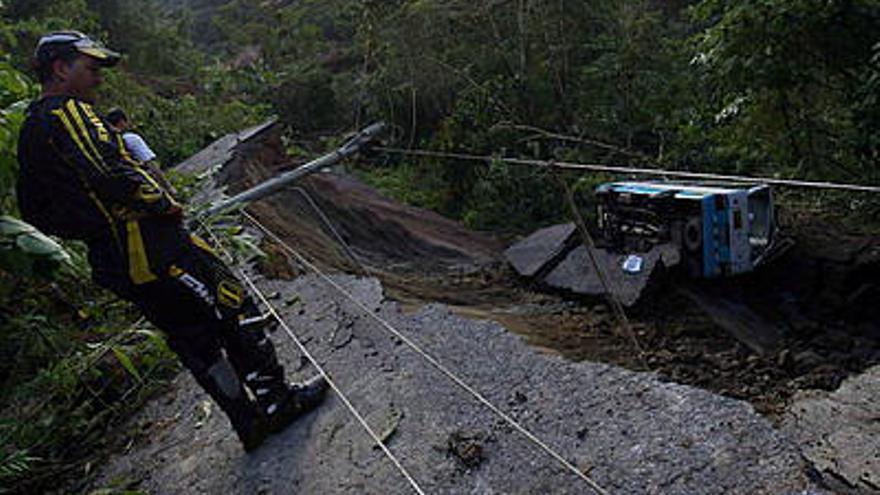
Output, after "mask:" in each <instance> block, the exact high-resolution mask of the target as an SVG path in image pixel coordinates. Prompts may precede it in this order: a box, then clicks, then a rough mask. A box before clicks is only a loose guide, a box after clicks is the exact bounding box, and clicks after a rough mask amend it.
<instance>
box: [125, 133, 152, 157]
mask: <svg viewBox="0 0 880 495" xmlns="http://www.w3.org/2000/svg"><path fill="white" fill-rule="evenodd" d="M122 141H123V142H124V143H125V149H127V150H128V153H129V154H130V155H131V157H132V158H134V159H135V160H137V161H139V162H148V161H150V160H154V159H155V158H156V154H155V153H153V150H151V149H150V147H149V146H147V142H146V141H144V138H142V137H140V136H138V135H137V134H135V133H133V132H125V133H123V134H122Z"/></svg>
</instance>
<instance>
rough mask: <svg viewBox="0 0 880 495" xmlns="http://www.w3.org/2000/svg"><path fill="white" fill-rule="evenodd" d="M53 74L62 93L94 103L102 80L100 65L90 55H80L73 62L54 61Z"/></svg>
mask: <svg viewBox="0 0 880 495" xmlns="http://www.w3.org/2000/svg"><path fill="white" fill-rule="evenodd" d="M55 76H56V77H57V78H58V81H59V84H60V87H61V89H62V90H63V92H64V93H66V94H68V95H70V96H74V97H76V98H78V99H80V100H83V101H85V102H86V103H94V102H95V99H96V97H97V91H96V90H97V88H98V86H100V85H101V83H102V82H103V81H104V78H103V76H102V75H101V65H100V64H99V63H98V61H97V60H95V59H93V58H92V57H88V56H85V55H81V56H79V57H77V58H76V59H74V60H73V62H70V63H65V62H63V61H56V65H55Z"/></svg>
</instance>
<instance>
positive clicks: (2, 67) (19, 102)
mask: <svg viewBox="0 0 880 495" xmlns="http://www.w3.org/2000/svg"><path fill="white" fill-rule="evenodd" d="M34 93H35V88H34V86H33V84H32V83H31V82H30V81H29V80H28V79H27V78H26V77H25V76H24V74H22V73H21V72H19V71H17V70H15V69H14V68H13V67H12V66H11V65H9V63H8V62H5V61H2V60H0V213H4V212H15V211H17V208H16V206H15V200H14V198H15V196H14V193H13V189H14V187H15V178H16V175H17V173H18V162H17V161H16V146H17V143H18V130H19V129H20V128H21V124H22V123H23V122H24V109H25V106H26V104H27V101H28V98H30V97H32V96H33V95H34Z"/></svg>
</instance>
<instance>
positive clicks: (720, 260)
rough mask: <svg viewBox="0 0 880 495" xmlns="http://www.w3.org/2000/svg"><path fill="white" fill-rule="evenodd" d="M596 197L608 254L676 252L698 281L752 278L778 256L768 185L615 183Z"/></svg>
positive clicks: (600, 229)
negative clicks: (739, 276) (673, 249)
mask: <svg viewBox="0 0 880 495" xmlns="http://www.w3.org/2000/svg"><path fill="white" fill-rule="evenodd" d="M596 197H597V201H598V223H599V225H598V227H599V231H600V232H601V235H602V237H603V240H604V243H603V244H605V245H606V249H609V250H611V251H615V252H620V253H641V252H646V251H649V250H650V249H651V248H652V247H654V246H657V245H662V244H671V245H672V246H674V247H676V248H677V249H678V251H679V255H680V263H681V264H682V265H683V268H684V269H685V270H686V271H687V273H688V274H689V275H690V276H692V277H697V278H714V277H723V276H730V275H737V274H741V273H747V272H750V271H752V270H754V269H755V268H756V267H758V266H760V265H761V264H763V263H764V262H766V261H768V260H769V259H771V258H772V257H773V256H774V255H775V254H776V253H777V252H778V243H777V242H776V240H777V239H776V237H777V228H776V214H775V211H774V207H773V195H772V192H771V190H770V187H769V186H767V185H757V186H750V187H744V188H737V187H729V186H727V187H725V186H708V185H693V184H681V183H669V182H612V183H607V184H602V185H600V186H599V187H598V188H597V189H596Z"/></svg>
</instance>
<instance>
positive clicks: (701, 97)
mask: <svg viewBox="0 0 880 495" xmlns="http://www.w3.org/2000/svg"><path fill="white" fill-rule="evenodd" d="M70 28H75V29H79V30H82V31H86V32H89V33H92V34H94V35H96V36H97V37H99V38H101V39H103V40H104V41H106V42H107V43H108V44H109V45H110V46H112V47H114V48H117V49H119V50H121V51H123V52H124V53H125V54H126V60H125V62H124V64H123V66H122V68H121V69H120V70H115V71H111V72H108V73H107V82H106V84H105V88H104V91H103V93H102V99H101V102H100V104H99V107H100V108H102V109H105V110H106V109H107V108H108V107H110V106H122V107H123V108H125V109H127V110H128V111H129V113H130V114H131V115H132V116H133V118H134V120H135V122H137V123H138V124H139V125H140V129H141V131H142V133H143V134H144V135H145V137H146V138H147V140H148V141H149V142H150V143H151V144H152V145H153V146H154V147H155V149H156V150H157V152H158V153H159V155H160V159H161V160H162V161H163V162H165V163H166V164H172V163H175V162H178V161H179V160H181V159H183V158H185V157H186V156H188V155H190V154H191V153H193V152H195V151H196V150H198V149H199V148H201V147H202V146H204V145H206V144H207V143H209V142H210V141H211V140H212V139H214V138H216V137H218V136H220V135H222V134H224V133H226V132H229V131H231V130H234V129H238V128H242V127H245V126H247V125H250V124H253V123H255V122H258V121H259V120H261V119H263V118H265V117H267V116H269V115H271V114H275V115H278V116H280V117H281V119H282V120H283V121H284V122H285V123H286V124H288V126H289V128H290V137H291V138H292V139H291V141H290V142H291V147H293V146H294V144H293V143H298V142H299V140H300V139H302V138H303V137H306V138H314V137H315V136H316V135H328V136H338V135H339V134H340V133H341V132H343V131H346V130H350V129H353V128H357V127H360V126H362V125H363V124H365V123H367V122H369V121H372V120H378V119H384V120H386V121H389V122H390V123H392V124H393V125H394V128H395V135H396V138H397V143H396V144H398V145H401V146H403V147H412V148H429V149H434V150H443V151H456V152H467V153H472V154H501V153H504V154H506V155H511V156H528V157H539V158H555V159H566V160H573V161H585V162H593V163H614V164H639V165H648V166H663V167H665V168H677V169H687V170H706V171H715V172H730V173H748V174H756V175H758V174H763V175H774V176H780V177H798V178H804V179H826V180H840V181H846V182H859V183H871V184H877V183H878V182H880V171H878V167H877V161H878V158H880V132H878V131H880V100H878V94H880V34H878V33H880V0H846V1H844V0H831V1H826V0H741V1H738V2H725V1H720V0H692V1H687V0H676V1H665V2H661V1H657V0H614V1H612V0H588V1H581V2H573V1H570V0H569V1H566V0H506V1H505V0H502V1H482V0H481V1H476V2H474V1H464V0H395V1H375V0H370V1H361V2H354V1H343V0H323V1H319V0H298V1H295V2H294V1H264V0H187V1H171V0H43V1H39V2H34V1H32V0H7V1H3V2H0V112H2V113H0V214H2V215H6V217H4V219H3V222H2V224H0V227H2V231H0V296H2V298H0V338H2V339H3V341H4V345H3V348H2V353H0V393H2V397H3V400H2V404H0V408H2V411H0V421H2V422H0V487H3V486H9V487H11V489H14V490H18V491H23V490H28V489H30V490H33V489H34V487H43V486H46V485H47V484H51V483H53V480H54V479H55V477H57V476H61V475H70V474H71V469H76V470H79V469H80V468H81V467H82V466H83V465H85V463H86V461H87V460H88V456H87V454H86V452H90V451H92V449H94V447H95V446H96V444H99V443H100V442H99V441H98V437H100V433H101V432H102V431H104V429H106V428H107V427H108V425H111V424H112V423H113V420H114V418H116V417H118V416H117V415H116V414H115V412H116V411H120V410H125V409H130V408H131V407H132V406H134V405H135V404H136V403H137V401H136V400H131V399H132V398H133V397H135V396H139V395H143V394H144V393H145V392H149V391H150V390H151V389H152V388H153V386H154V385H155V383H156V382H154V381H151V380H150V379H149V378H148V375H151V374H152V375H153V376H160V377H161V376H166V373H167V372H168V371H170V370H171V369H172V368H173V365H172V364H171V362H172V361H171V360H170V356H169V354H168V352H167V350H166V349H164V347H163V346H162V345H161V341H160V340H159V339H157V338H155V335H154V334H153V333H152V332H150V331H149V330H146V329H144V328H141V327H140V325H136V324H134V316H133V315H132V313H131V312H130V310H129V309H128V308H127V307H126V306H124V305H120V304H118V303H117V302H115V300H114V299H113V298H112V297H110V296H108V295H107V294H105V293H103V292H101V291H99V290H97V289H95V288H94V287H92V286H91V285H90V284H89V282H88V269H87V266H86V264H85V262H84V261H83V256H82V247H81V246H78V245H75V244H70V243H63V244H61V245H58V244H56V243H55V242H53V241H52V240H51V239H47V238H45V237H44V236H41V235H40V234H39V233H38V232H33V231H31V230H28V226H26V225H22V224H21V223H19V222H17V221H15V220H14V217H16V215H17V211H16V207H15V200H14V192H13V184H14V177H15V170H16V162H15V140H16V135H17V128H18V126H19V125H20V121H21V116H22V112H23V109H24V106H25V105H26V103H27V100H28V99H29V98H32V97H34V96H35V95H36V92H37V88H36V87H35V85H34V83H33V81H32V80H31V79H29V76H28V59H29V56H30V53H31V51H32V49H33V46H34V44H35V41H36V40H37V38H38V37H39V35H40V33H43V32H46V31H49V30H54V29H70ZM358 172H359V173H360V174H362V175H363V176H364V177H365V178H366V179H367V180H369V181H371V182H372V183H374V184H376V185H378V186H380V187H382V188H383V189H385V190H386V191H387V192H388V193H390V194H393V195H396V196H397V197H399V198H402V199H404V200H407V201H409V202H412V203H415V204H419V205H422V206H427V207H431V208H433V209H436V210H438V211H440V212H441V213H444V214H446V215H449V216H452V217H455V218H458V219H461V220H463V221H465V222H467V223H468V224H469V225H471V226H474V227H478V228H488V229H495V230H502V231H517V230H522V229H525V228H528V227H531V226H534V225H536V224H540V223H544V222H547V221H551V220H554V219H557V218H559V217H560V216H561V215H562V212H563V211H564V210H565V207H564V205H563V204H561V202H560V194H559V193H558V190H557V189H556V184H555V183H554V181H553V180H552V177H549V176H548V175H547V174H546V173H545V172H543V171H540V170H538V171H536V170H533V169H527V168H520V167H514V166H508V165H504V164H502V163H492V164H477V163H473V162H464V161H462V162H458V161H448V160H444V161H441V160H437V159H423V160H414V159H409V158H405V159H404V158H400V157H389V158H388V159H387V160H385V161H384V162H381V163H378V164H373V165H371V166H369V167H364V168H361V169H360V170H358ZM595 180H598V179H596V178H584V179H581V183H580V184H579V186H580V187H581V189H583V190H588V189H589V185H590V183H591V181H595ZM838 199H839V198H838ZM843 199H845V200H846V201H838V202H837V203H835V204H836V205H838V206H842V207H847V208H858V209H859V210H858V212H859V213H860V214H862V215H875V216H876V215H878V212H880V208H878V203H880V202H878V201H877V200H876V198H843ZM856 199H859V201H856ZM124 328H127V329H128V330H127V331H123V330H121V329H124ZM110 335H113V336H115V337H113V338H112V340H108V336H110ZM144 385H146V386H144ZM68 445H76V446H77V447H76V448H69V447H67V446H68ZM76 472H82V471H81V470H80V471H76ZM0 491H2V490H0Z"/></svg>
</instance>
